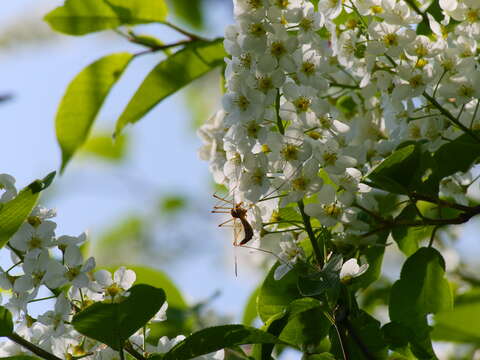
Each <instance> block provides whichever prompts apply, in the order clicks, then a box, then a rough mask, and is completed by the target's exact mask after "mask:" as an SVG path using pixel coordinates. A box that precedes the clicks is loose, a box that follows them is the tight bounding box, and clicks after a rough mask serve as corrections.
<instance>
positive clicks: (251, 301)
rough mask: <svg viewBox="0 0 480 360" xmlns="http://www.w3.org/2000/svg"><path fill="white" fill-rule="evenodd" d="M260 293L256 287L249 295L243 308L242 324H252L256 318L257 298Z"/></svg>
mask: <svg viewBox="0 0 480 360" xmlns="http://www.w3.org/2000/svg"><path fill="white" fill-rule="evenodd" d="M259 293H260V288H256V289H255V290H254V291H253V292H252V293H251V295H250V297H249V298H248V301H247V305H246V306H245V309H244V310H243V317H242V323H243V324H244V325H247V326H248V325H252V324H253V322H254V321H255V319H256V318H257V316H258V314H257V298H258V294H259Z"/></svg>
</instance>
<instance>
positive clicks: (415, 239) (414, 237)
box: [392, 205, 433, 256]
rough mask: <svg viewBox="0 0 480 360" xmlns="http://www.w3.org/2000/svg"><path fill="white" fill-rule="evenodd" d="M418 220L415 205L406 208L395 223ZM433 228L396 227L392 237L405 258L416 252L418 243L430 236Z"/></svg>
mask: <svg viewBox="0 0 480 360" xmlns="http://www.w3.org/2000/svg"><path fill="white" fill-rule="evenodd" d="M399 220H400V221H414V220H420V219H419V217H418V214H417V210H416V209H415V205H408V206H406V207H405V208H404V209H403V210H402V212H401V213H400V214H399V215H398V216H397V217H396V218H395V221H396V222H397V221H399ZM432 230H433V226H398V227H395V228H394V229H393V230H392V237H393V239H394V240H395V242H396V243H397V245H398V247H399V249H400V250H401V251H402V252H403V253H404V254H405V255H407V256H410V255H412V254H413V253H415V251H417V250H418V248H419V246H420V242H421V241H422V240H424V239H426V238H428V237H429V236H430V235H431V234H432Z"/></svg>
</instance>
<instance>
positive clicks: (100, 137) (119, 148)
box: [81, 133, 128, 162]
mask: <svg viewBox="0 0 480 360" xmlns="http://www.w3.org/2000/svg"><path fill="white" fill-rule="evenodd" d="M127 147H128V141H127V137H126V136H124V135H122V136H119V137H117V138H116V139H115V140H114V139H112V136H111V134H110V133H109V134H95V135H93V136H90V137H89V138H88V140H87V142H86V143H85V144H84V145H83V146H82V148H81V151H82V153H84V154H87V155H91V156H95V157H98V158H101V159H104V160H107V161H111V162H119V161H121V160H123V159H124V158H125V156H126V154H127Z"/></svg>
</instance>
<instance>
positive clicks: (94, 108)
mask: <svg viewBox="0 0 480 360" xmlns="http://www.w3.org/2000/svg"><path fill="white" fill-rule="evenodd" d="M131 59H132V55H131V54H128V53H118V54H112V55H108V56H105V57H103V58H101V59H99V60H97V61H95V62H94V63H92V64H90V65H89V66H87V67H86V68H85V69H83V70H82V71H81V72H80V73H79V74H78V75H77V76H76V77H75V79H73V80H72V82H71V83H70V85H69V86H68V88H67V91H66V92H65V95H64V96H63V99H62V102H61V103H60V106H59V108H58V112H57V116H56V132H57V140H58V143H59V145H60V147H61V149H62V170H63V169H64V168H65V166H66V165H67V163H68V161H69V160H70V158H71V157H72V156H73V154H74V153H75V151H77V149H78V148H79V147H80V146H81V145H83V143H84V142H85V140H86V139H87V137H88V134H89V132H90V128H91V127H92V124H93V122H94V120H95V117H96V116H97V114H98V112H99V111H100V108H101V107H102V105H103V103H104V101H105V98H106V97H107V95H108V93H109V92H110V90H111V88H112V87H113V85H114V84H115V83H116V82H117V80H118V79H119V78H120V76H121V75H122V73H123V71H124V70H125V68H126V67H127V65H128V64H129V62H130V60H131Z"/></svg>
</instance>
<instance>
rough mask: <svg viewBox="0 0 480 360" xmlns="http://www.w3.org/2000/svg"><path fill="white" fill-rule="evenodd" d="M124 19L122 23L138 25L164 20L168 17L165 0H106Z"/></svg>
mask: <svg viewBox="0 0 480 360" xmlns="http://www.w3.org/2000/svg"><path fill="white" fill-rule="evenodd" d="M105 2H106V3H107V4H109V5H110V6H111V7H112V8H113V9H114V10H115V12H116V13H117V14H118V15H119V17H120V19H121V20H122V24H127V25H136V24H146V23H152V22H162V21H164V20H165V19H166V18H167V14H168V10H167V4H166V3H165V1H164V0H105Z"/></svg>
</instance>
